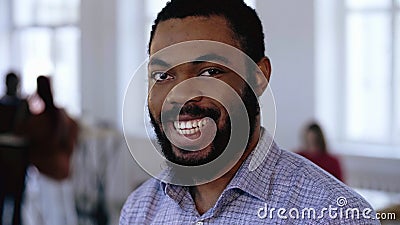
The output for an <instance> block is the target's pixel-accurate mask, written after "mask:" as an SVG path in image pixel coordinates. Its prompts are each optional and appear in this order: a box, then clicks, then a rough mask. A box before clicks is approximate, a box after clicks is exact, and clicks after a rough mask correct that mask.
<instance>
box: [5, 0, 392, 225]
mask: <svg viewBox="0 0 400 225" xmlns="http://www.w3.org/2000/svg"><path fill="white" fill-rule="evenodd" d="M166 2H167V1H166V0H116V1H109V0H0V81H1V82H2V83H0V94H1V95H3V94H4V93H5V85H4V82H3V81H4V79H5V75H6V74H7V72H8V71H10V70H13V71H17V72H18V73H19V75H20V95H21V96H22V97H23V98H26V99H28V102H29V99H31V98H32V96H34V95H35V91H36V78H37V77H38V76H39V75H48V76H49V77H50V78H51V80H52V84H53V91H54V97H55V102H56V104H57V106H59V107H62V108H64V109H65V110H66V112H67V113H68V114H69V115H70V116H71V117H73V118H74V119H75V120H76V121H78V124H79V127H80V133H79V139H78V143H77V145H76V147H75V149H74V153H73V155H72V158H71V165H72V166H71V167H72V168H71V170H72V172H71V176H70V177H69V178H68V179H66V180H64V181H62V182H58V183H57V182H55V181H51V179H50V180H49V179H47V178H46V177H44V176H43V175H42V174H40V172H38V170H37V169H35V168H34V167H29V168H28V170H27V174H26V181H25V182H26V189H25V194H24V195H25V197H24V203H23V205H22V218H23V221H24V224H32V225H33V224H48V223H49V222H48V221H46V220H47V219H46V218H47V215H49V214H52V215H60V216H59V218H61V219H60V220H62V221H63V222H60V224H118V218H119V214H120V210H121V208H122V205H123V204H124V202H125V200H126V198H127V197H128V195H129V194H130V193H131V192H132V191H133V190H134V189H135V188H136V187H138V186H139V185H140V184H141V183H143V182H144V181H145V180H146V179H148V178H150V176H149V175H148V174H147V173H146V172H145V171H144V170H143V169H142V168H141V166H140V165H139V164H138V163H137V162H136V161H135V160H134V157H132V155H131V152H130V149H143V150H145V149H148V148H152V146H151V143H150V142H149V141H148V139H149V137H154V136H152V134H151V127H150V126H149V124H148V123H146V122H144V121H146V110H145V102H144V101H143V99H145V94H146V88H147V84H146V82H147V81H146V79H142V80H140V79H138V80H139V82H142V83H139V84H138V83H135V84H134V86H135V88H137V89H135V92H134V93H135V94H137V96H136V97H132V96H130V98H129V99H130V100H134V101H137V102H138V104H137V105H138V106H137V108H134V109H132V108H128V109H127V108H124V101H125V100H126V93H127V88H128V87H129V86H130V84H131V81H132V77H133V76H140V74H139V75H137V73H136V72H137V71H140V69H139V70H138V68H140V67H143V65H146V60H147V59H148V54H147V47H148V39H149V35H150V30H151V25H152V22H153V20H154V19H155V17H156V15H157V12H158V11H159V10H161V9H162V7H163V6H164V5H165V3H166ZM245 2H247V3H248V4H249V5H250V6H253V7H254V8H255V9H256V11H257V12H258V14H259V16H260V17H261V20H262V23H263V26H264V33H265V44H266V55H267V56H268V57H269V58H270V60H271V64H272V76H271V80H270V84H269V85H270V89H271V93H272V94H271V95H272V96H273V99H274V102H271V101H270V100H269V99H267V97H261V98H260V104H261V110H262V120H263V124H264V126H265V127H266V128H267V130H268V131H269V132H272V133H273V134H274V137H275V141H276V142H277V143H278V145H279V146H280V147H281V148H283V149H287V150H290V151H296V150H298V149H299V147H300V146H301V142H302V136H301V132H302V129H303V128H304V126H305V125H306V124H307V123H308V122H310V121H318V123H319V124H320V125H321V126H322V128H323V130H324V131H325V134H326V138H327V143H328V149H329V151H330V153H331V154H333V155H335V156H337V157H338V158H339V159H340V161H341V164H342V167H343V173H344V182H345V183H346V184H347V185H349V186H350V187H352V188H354V189H355V190H356V191H357V192H358V193H360V194H361V195H362V196H363V197H364V198H366V199H367V200H368V201H369V202H370V203H371V205H372V206H373V207H374V208H375V209H376V210H377V211H385V210H386V211H387V212H392V211H393V212H397V214H396V216H397V217H398V218H396V220H382V224H400V222H399V219H400V214H399V210H400V206H399V205H400V173H399V171H400V88H399V87H400V1H395V0H393V1H392V0H363V1H360V0H302V1H296V0H280V1H275V0H245ZM135 82H137V80H135ZM269 97H271V96H269ZM32 109H33V110H35V107H34V105H33V107H32ZM123 118H125V119H124V120H123ZM7 138H8V139H9V138H10V135H9V134H1V135H0V140H1V141H4V140H6V141H7ZM126 140H128V141H126ZM127 142H128V144H127ZM147 160H148V162H150V163H151V162H152V160H154V159H152V158H148V159H147ZM155 164H156V163H155ZM5 204H6V207H5V208H4V211H3V220H7V221H9V222H10V220H11V218H10V217H11V216H10V215H11V214H12V211H13V210H12V207H7V205H10V204H12V202H11V201H6V203H5ZM67 218H73V219H67ZM66 221H67V222H66ZM5 224H7V223H5Z"/></svg>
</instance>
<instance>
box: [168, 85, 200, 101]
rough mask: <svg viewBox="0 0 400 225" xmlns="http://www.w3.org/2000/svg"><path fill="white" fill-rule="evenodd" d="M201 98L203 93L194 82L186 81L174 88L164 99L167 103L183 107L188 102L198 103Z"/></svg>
mask: <svg viewBox="0 0 400 225" xmlns="http://www.w3.org/2000/svg"><path fill="white" fill-rule="evenodd" d="M202 98H203V93H202V91H201V89H200V87H198V85H196V83H195V82H190V80H186V81H184V82H183V83H179V84H178V85H177V86H175V87H174V88H173V89H172V90H171V91H170V92H169V93H168V96H167V98H166V101H167V103H169V104H174V105H184V104H186V103H188V102H200V101H201V100H202Z"/></svg>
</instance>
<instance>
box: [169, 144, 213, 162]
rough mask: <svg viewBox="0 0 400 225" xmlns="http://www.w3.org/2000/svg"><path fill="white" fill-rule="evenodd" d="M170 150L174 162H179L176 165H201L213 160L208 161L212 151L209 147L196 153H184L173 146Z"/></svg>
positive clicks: (184, 151)
mask: <svg viewBox="0 0 400 225" xmlns="http://www.w3.org/2000/svg"><path fill="white" fill-rule="evenodd" d="M172 149H173V154H174V156H175V158H176V160H177V161H179V162H177V163H178V164H183V165H201V164H205V163H208V162H210V161H212V160H213V159H209V156H210V155H211V152H212V149H213V148H212V147H211V146H207V147H206V148H204V149H201V150H198V151H186V150H182V149H180V148H177V147H175V146H173V147H172Z"/></svg>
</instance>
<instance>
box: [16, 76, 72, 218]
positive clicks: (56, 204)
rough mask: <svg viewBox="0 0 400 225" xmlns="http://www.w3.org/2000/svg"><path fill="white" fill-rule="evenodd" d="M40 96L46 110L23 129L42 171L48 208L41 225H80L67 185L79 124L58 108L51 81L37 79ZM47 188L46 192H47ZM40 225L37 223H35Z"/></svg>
mask: <svg viewBox="0 0 400 225" xmlns="http://www.w3.org/2000/svg"><path fill="white" fill-rule="evenodd" d="M37 95H38V97H39V98H40V99H41V100H42V101H43V106H44V107H43V110H42V112H40V113H38V114H34V115H32V116H31V117H30V118H29V119H28V120H27V122H26V124H24V126H23V127H22V129H21V130H20V132H21V134H22V135H23V136H24V137H25V138H26V139H27V141H28V143H29V161H30V163H31V164H32V165H34V166H35V167H36V168H37V169H38V170H39V172H40V173H39V175H38V176H37V177H38V180H39V183H41V184H43V185H40V184H39V186H41V187H42V188H41V190H40V191H41V192H42V193H45V195H46V198H44V199H45V201H46V203H42V204H43V205H48V208H47V207H46V208H47V209H46V212H41V213H42V214H43V215H42V219H43V220H44V221H42V222H40V223H41V224H51V225H58V224H60V225H61V224H62V225H66V224H71V225H72V224H77V222H76V212H75V208H74V204H73V203H72V202H71V201H72V200H71V199H65V198H66V197H65V196H67V195H66V193H65V192H66V191H68V190H65V187H66V185H65V182H67V178H69V174H70V162H71V156H72V153H73V150H74V146H75V144H76V142H77V138H78V125H77V123H76V122H75V121H74V120H73V119H72V118H71V117H69V116H68V115H67V113H66V112H65V111H64V110H63V109H61V108H58V107H56V106H55V104H54V100H53V94H52V89H51V83H50V79H49V78H48V77H45V76H39V77H38V78H37ZM43 189H46V190H43ZM34 223H37V222H34Z"/></svg>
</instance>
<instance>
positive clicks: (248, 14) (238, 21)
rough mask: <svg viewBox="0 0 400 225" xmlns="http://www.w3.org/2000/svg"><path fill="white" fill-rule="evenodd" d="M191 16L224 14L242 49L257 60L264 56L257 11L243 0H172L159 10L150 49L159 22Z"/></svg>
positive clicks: (262, 37)
mask: <svg viewBox="0 0 400 225" xmlns="http://www.w3.org/2000/svg"><path fill="white" fill-rule="evenodd" d="M189 16H199V17H210V16H222V17H224V18H225V19H226V20H227V22H228V24H229V25H230V28H231V29H232V31H233V34H234V35H235V36H234V38H235V39H236V40H237V41H238V42H239V44H240V47H241V48H242V50H243V51H244V52H245V53H246V54H247V55H248V56H249V57H250V58H251V59H252V60H253V61H254V62H256V63H257V62H259V61H260V60H261V58H263V57H264V56H265V53H264V52H265V44H264V33H263V28H262V24H261V20H260V18H259V17H258V15H257V13H256V11H255V10H254V9H252V8H251V7H249V6H248V5H246V3H244V2H243V0H172V1H170V2H168V3H167V5H166V6H165V7H164V8H163V9H162V10H161V12H159V13H158V15H157V18H156V19H155V21H154V24H153V26H152V30H151V33H150V41H149V46H148V52H149V54H150V47H151V43H152V40H153V38H154V34H155V31H156V29H157V25H158V24H159V23H160V22H162V21H166V20H169V19H183V18H186V17H189Z"/></svg>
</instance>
